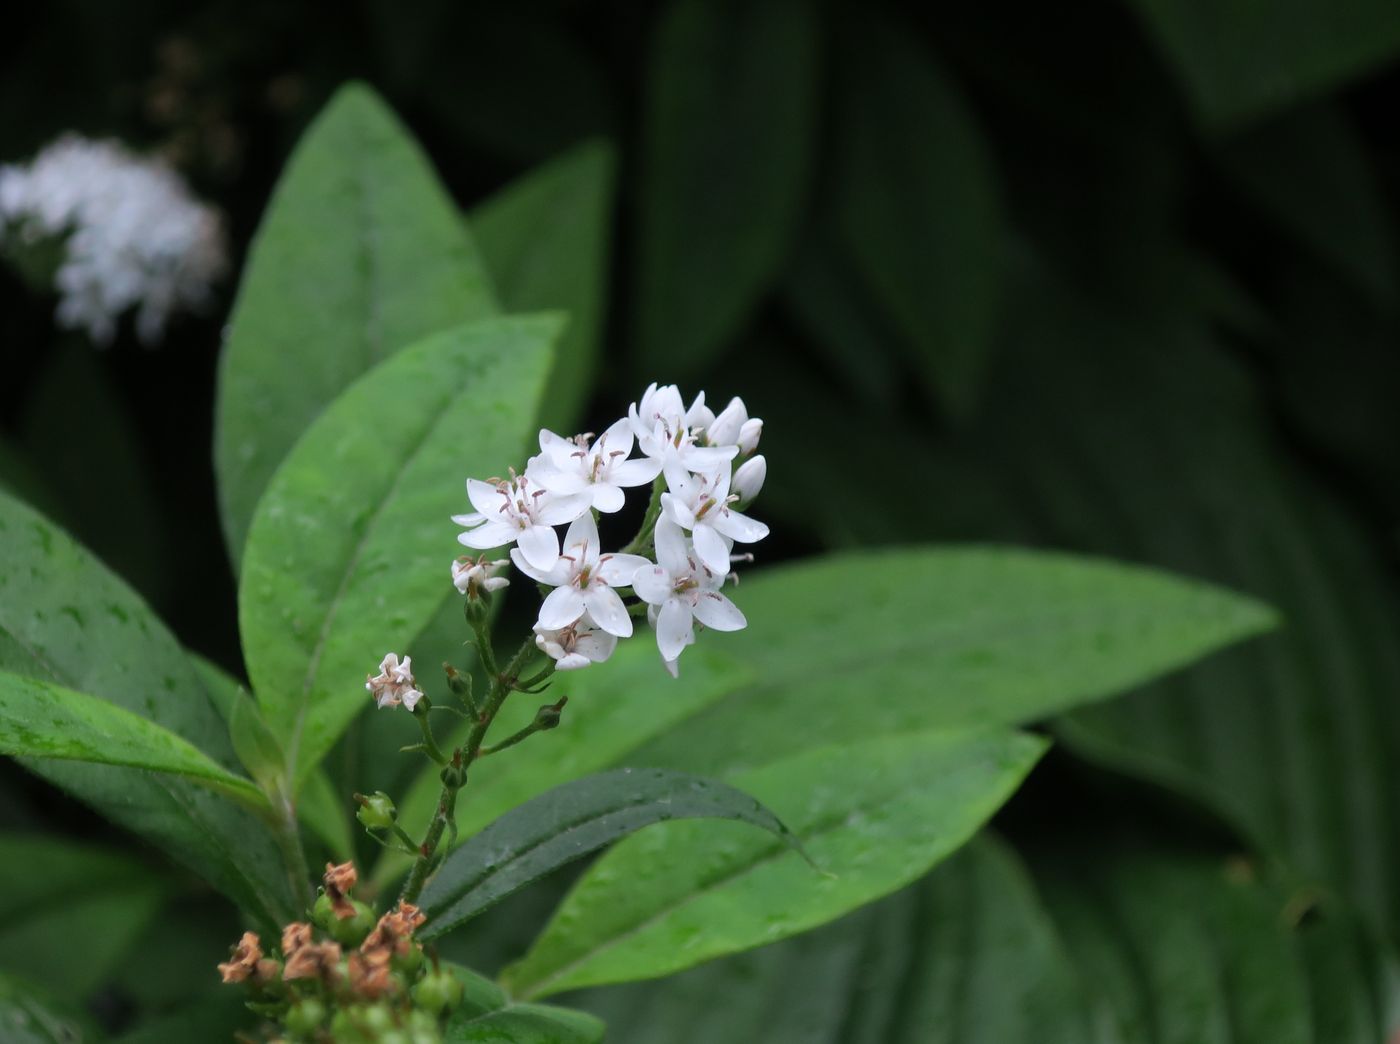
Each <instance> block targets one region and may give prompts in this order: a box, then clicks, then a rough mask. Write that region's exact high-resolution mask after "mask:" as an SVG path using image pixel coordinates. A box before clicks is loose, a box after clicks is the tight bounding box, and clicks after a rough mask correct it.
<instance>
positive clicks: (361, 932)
mask: <svg viewBox="0 0 1400 1044" xmlns="http://www.w3.org/2000/svg"><path fill="white" fill-rule="evenodd" d="M350 905H351V906H353V907H354V908H355V912H354V914H353V915H352V916H350V917H335V918H333V919H332V920H331V923H330V926H329V927H328V928H327V929H326V930H327V931H328V932H330V934H331V938H332V939H334V940H335V941H336V942H338V943H340V945H341V946H359V945H360V943H362V942H364V939H365V936H366V935H368V934H369V932H370V929H371V928H373V927H374V922H375V916H374V911H373V910H371V909H370V908H369V906H368V905H367V904H366V903H362V902H360V901H359V900H358V899H351V900H350Z"/></svg>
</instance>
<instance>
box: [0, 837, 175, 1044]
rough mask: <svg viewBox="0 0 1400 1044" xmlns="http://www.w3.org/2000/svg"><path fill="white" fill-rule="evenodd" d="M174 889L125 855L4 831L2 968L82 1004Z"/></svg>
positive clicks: (0, 853)
mask: <svg viewBox="0 0 1400 1044" xmlns="http://www.w3.org/2000/svg"><path fill="white" fill-rule="evenodd" d="M168 891H169V883H168V882H166V881H164V880H163V879H162V878H161V877H160V876H159V875H157V874H155V873H153V872H152V868H151V867H149V866H146V865H144V864H143V863H141V862H140V861H138V860H136V859H132V858H131V857H130V856H128V855H126V854H125V853H122V852H117V851H114V850H112V849H109V848H104V847H101V846H98V845H92V844H84V843H79V842H75V841H70V840H68V839H66V838H59V837H45V836H41V835H37V834H36V835H29V836H26V835H17V834H6V835H0V972H4V973H5V974H9V975H14V976H16V977H19V978H22V979H24V980H26V981H27V982H32V983H34V984H35V985H37V986H41V987H43V988H44V989H45V990H47V991H48V992H49V993H51V994H52V995H53V996H55V997H58V998H60V999H62V1000H64V1001H69V1002H74V1003H77V1002H81V1001H82V1000H84V999H85V998H87V997H88V996H89V995H90V994H91V993H92V991H93V990H94V989H96V988H97V987H98V986H100V985H102V984H103V983H105V982H106V981H107V980H108V979H110V978H111V977H112V975H113V974H114V973H115V972H116V971H117V970H118V968H119V967H120V966H121V964H122V962H123V961H124V960H125V959H126V958H127V956H128V953H129V952H130V949H131V947H132V944H133V943H135V942H136V941H137V939H139V938H140V936H141V933H142V932H143V931H144V930H145V929H146V927H147V926H148V925H149V924H150V923H151V921H152V919H153V918H154V917H155V915H156V913H157V911H158V910H159V909H160V908H161V906H162V905H163V903H164V901H165V898H166V895H167V893H168ZM77 939H81V940H82V941H83V942H82V945H81V946H75V944H74V941H75V940H77ZM6 1039H8V1038H6Z"/></svg>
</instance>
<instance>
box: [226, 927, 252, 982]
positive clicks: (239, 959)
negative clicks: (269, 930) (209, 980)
mask: <svg viewBox="0 0 1400 1044" xmlns="http://www.w3.org/2000/svg"><path fill="white" fill-rule="evenodd" d="M262 955H263V952H262V943H261V941H260V940H259V939H258V935H257V933H256V932H244V933H243V938H241V939H239V940H238V946H237V947H236V948H235V949H234V951H233V956H232V957H230V958H229V959H228V960H227V961H225V962H224V963H223V964H220V965H219V974H220V975H222V976H223V977H224V982H243V981H245V980H246V979H247V978H248V977H249V976H250V975H252V974H253V971H254V969H255V968H256V967H257V964H258V961H260V960H262Z"/></svg>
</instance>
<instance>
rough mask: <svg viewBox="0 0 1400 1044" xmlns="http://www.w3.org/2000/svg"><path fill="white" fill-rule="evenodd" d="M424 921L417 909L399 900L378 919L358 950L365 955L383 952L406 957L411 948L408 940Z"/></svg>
mask: <svg viewBox="0 0 1400 1044" xmlns="http://www.w3.org/2000/svg"><path fill="white" fill-rule="evenodd" d="M426 920H427V918H426V917H424V916H423V913H422V911H420V910H419V909H418V907H416V906H414V905H413V904H412V903H406V902H404V901H403V900H402V899H400V900H399V905H398V907H397V908H396V909H393V910H390V911H389V912H388V913H386V914H385V915H384V916H383V917H381V918H379V923H378V924H376V925H375V926H374V930H373V931H371V932H370V933H369V935H368V936H367V937H366V938H365V941H364V943H363V944H361V946H360V949H361V950H362V951H364V952H367V953H368V952H372V951H375V950H384V951H386V952H393V953H397V954H398V955H399V956H400V957H404V956H407V955H408V952H409V949H410V946H411V943H410V941H409V940H410V938H411V937H412V935H413V933H414V931H416V930H417V928H418V926H419V925H421V924H422V923H423V922H424V921H426Z"/></svg>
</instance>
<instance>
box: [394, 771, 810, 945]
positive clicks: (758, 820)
mask: <svg viewBox="0 0 1400 1044" xmlns="http://www.w3.org/2000/svg"><path fill="white" fill-rule="evenodd" d="M677 819H731V820H735V821H738V822H742V823H747V824H748V825H750V826H754V827H759V828H761V829H763V830H767V831H769V832H770V833H772V834H776V835H777V836H778V837H780V838H782V839H783V840H784V841H786V842H787V843H788V844H790V845H791V846H792V847H794V848H799V849H800V847H801V846H800V845H798V843H797V840H796V838H794V837H793V835H792V833H791V832H790V831H789V830H788V829H787V828H786V827H785V826H783V824H782V823H781V822H780V821H779V820H778V818H777V816H775V815H773V813H772V812H770V811H769V810H768V809H766V808H764V807H763V805H761V804H760V803H759V802H757V801H755V800H754V799H753V798H752V797H750V796H749V795H748V794H745V793H744V792H743V791H741V790H735V789H734V788H733V787H730V786H726V785H725V784H723V783H719V782H716V781H715V780H711V779H702V778H700V777H699V776H692V775H689V774H687V773H684V772H671V771H668V770H666V769H626V768H624V769H616V770H614V771H612V772H600V773H598V774H597V775H594V776H586V777H584V778H583V779H579V780H574V781H573V782H570V783H563V784H560V785H559V786H557V787H555V788H554V789H552V790H549V791H546V792H545V793H543V794H541V795H540V796H539V797H537V798H534V799H532V800H530V801H527V802H526V803H525V804H523V805H520V806H519V807H517V808H514V809H512V810H511V811H510V812H507V813H506V814H505V815H504V816H502V817H501V818H500V819H498V820H496V821H495V822H494V823H492V824H491V825H490V826H488V827H487V828H486V829H485V830H483V831H481V832H480V833H479V834H476V835H475V836H474V837H472V838H471V839H470V840H468V841H467V842H466V843H465V844H463V845H462V846H461V847H459V848H458V849H457V850H456V851H454V852H453V853H452V854H451V855H449V856H448V857H447V860H446V862H444V863H443V865H442V867H441V868H439V869H438V870H437V872H436V873H435V874H434V876H433V879H432V880H431V881H430V882H429V884H428V887H427V888H426V889H424V891H423V897H422V901H421V903H420V905H421V906H422V908H423V911H424V912H425V913H426V914H427V915H428V922H427V924H426V925H425V926H424V928H423V930H422V932H421V933H420V934H421V935H422V936H423V937H424V938H425V939H431V938H434V937H436V936H439V935H443V934H444V933H446V932H449V931H451V930H452V929H454V928H456V927H457V926H458V925H460V924H462V923H463V922H465V921H467V920H469V919H470V918H472V917H475V916H476V915H477V914H479V913H480V912H481V911H482V910H484V909H486V908H487V907H488V906H491V905H492V904H494V903H496V902H499V901H500V900H501V899H504V898H505V897H506V896H507V895H509V894H511V893H512V892H514V891H517V890H519V889H521V888H523V887H525V886H526V885H527V884H530V883H531V882H532V881H536V880H538V879H539V878H541V877H543V876H545V875H546V874H548V873H550V872H552V871H554V870H557V869H558V868H559V867H561V866H563V865H564V864H566V863H571V862H573V861H574V860H575V859H580V858H582V857H583V856H585V855H588V854H589V853H590V852H596V851H597V850H598V849H600V848H603V847H605V846H607V845H610V844H612V843H613V842H614V841H617V840H618V839H620V838H623V837H626V836H627V835H628V834H633V833H636V832H637V831H638V830H641V829H642V828H643V827H647V826H651V825H652V824H654V823H662V822H666V821H668V820H677Z"/></svg>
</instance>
